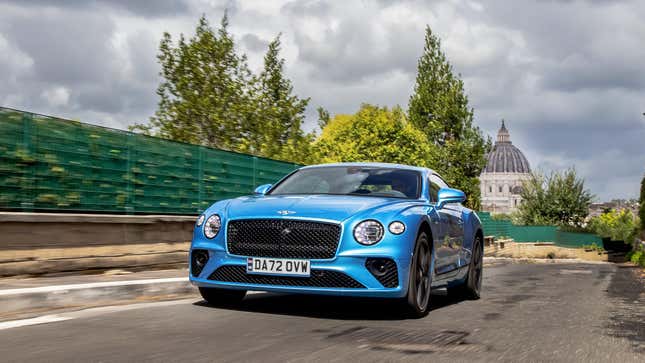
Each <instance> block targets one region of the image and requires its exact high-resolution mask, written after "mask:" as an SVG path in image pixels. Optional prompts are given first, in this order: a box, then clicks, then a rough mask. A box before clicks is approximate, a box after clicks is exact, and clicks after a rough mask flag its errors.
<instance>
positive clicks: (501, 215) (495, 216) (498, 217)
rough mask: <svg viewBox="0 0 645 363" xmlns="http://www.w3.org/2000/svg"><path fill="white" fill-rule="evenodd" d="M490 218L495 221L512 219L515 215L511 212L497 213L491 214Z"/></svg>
mask: <svg viewBox="0 0 645 363" xmlns="http://www.w3.org/2000/svg"><path fill="white" fill-rule="evenodd" d="M490 219H492V220H494V221H510V220H512V219H513V216H512V215H511V214H509V213H495V214H491V216H490Z"/></svg>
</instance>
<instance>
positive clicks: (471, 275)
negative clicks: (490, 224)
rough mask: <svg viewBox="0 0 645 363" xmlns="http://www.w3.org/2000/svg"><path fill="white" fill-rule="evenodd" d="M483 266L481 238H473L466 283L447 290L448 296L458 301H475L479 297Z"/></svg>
mask: <svg viewBox="0 0 645 363" xmlns="http://www.w3.org/2000/svg"><path fill="white" fill-rule="evenodd" d="M483 266H484V256H483V250H482V244H481V238H480V237H479V236H476V237H475V241H473V250H472V255H471V258H470V264H469V265H468V274H467V275H466V281H464V282H463V283H462V284H461V285H459V286H455V287H452V288H448V295H450V296H452V297H455V298H458V299H470V300H477V299H479V297H480V293H481V288H482V271H483Z"/></svg>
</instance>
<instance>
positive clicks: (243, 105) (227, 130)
mask: <svg viewBox="0 0 645 363" xmlns="http://www.w3.org/2000/svg"><path fill="white" fill-rule="evenodd" d="M227 27H228V17H227V16H226V15H224V17H223V18H222V22H221V25H220V28H219V29H218V31H217V32H215V31H214V30H213V29H212V28H211V27H210V26H209V24H208V21H207V20H206V17H204V16H202V17H201V18H200V19H199V23H198V25H197V28H196V30H195V35H194V36H193V37H192V38H190V39H189V40H186V39H185V38H184V36H183V34H182V35H181V36H180V38H179V41H178V42H177V44H176V46H175V44H174V43H173V41H172V37H171V36H170V34H168V33H164V35H163V39H162V40H161V43H160V45H159V55H158V56H157V58H158V60H159V63H160V64H161V72H160V75H161V77H162V78H163V80H162V81H161V83H160V84H159V87H158V89H157V94H158V95H159V97H160V100H159V108H158V110H157V111H156V112H155V115H154V116H153V117H151V118H150V123H149V124H147V125H141V124H139V125H135V126H134V127H133V129H135V130H141V131H143V132H144V133H147V134H152V135H155V136H160V137H164V138H168V139H171V140H176V141H183V142H189V143H193V144H201V145H207V146H213V147H218V148H222V149H228V150H238V145H240V141H242V140H243V139H244V133H243V131H242V130H244V129H245V128H246V124H247V122H248V120H250V119H251V118H252V113H253V110H254V104H253V97H252V87H251V85H252V77H251V72H250V71H249V69H248V66H247V63H246V57H245V56H239V55H237V54H236V52H235V44H234V42H233V39H232V37H231V35H230V34H229V33H228V30H227Z"/></svg>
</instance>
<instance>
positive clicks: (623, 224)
mask: <svg viewBox="0 0 645 363" xmlns="http://www.w3.org/2000/svg"><path fill="white" fill-rule="evenodd" d="M639 225H640V221H639V220H638V217H636V216H635V215H634V214H633V213H632V212H631V211H630V210H628V209H623V210H620V211H617V210H612V211H610V212H608V213H603V214H601V215H599V216H597V217H593V218H591V220H590V221H589V228H590V229H591V230H593V231H594V232H595V233H596V234H598V235H599V236H601V237H610V238H611V239H612V240H614V241H625V243H633V242H634V238H635V237H636V235H637V233H638V227H639Z"/></svg>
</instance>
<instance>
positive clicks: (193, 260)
mask: <svg viewBox="0 0 645 363" xmlns="http://www.w3.org/2000/svg"><path fill="white" fill-rule="evenodd" d="M199 256H201V257H203V258H204V260H203V261H202V264H201V265H200V264H199V263H198V262H197V258H198V257H199ZM207 261H208V251H206V250H193V251H192V252H191V254H190V272H191V273H192V275H193V276H195V277H199V274H200V273H202V269H204V266H205V265H206V262H207Z"/></svg>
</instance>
